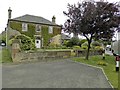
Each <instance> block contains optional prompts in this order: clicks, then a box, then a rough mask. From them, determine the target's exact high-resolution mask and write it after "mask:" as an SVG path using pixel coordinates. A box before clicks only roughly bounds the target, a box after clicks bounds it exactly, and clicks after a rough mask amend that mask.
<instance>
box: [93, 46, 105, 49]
mask: <svg viewBox="0 0 120 90" xmlns="http://www.w3.org/2000/svg"><path fill="white" fill-rule="evenodd" d="M95 49H96V50H103V47H101V46H96V47H95Z"/></svg>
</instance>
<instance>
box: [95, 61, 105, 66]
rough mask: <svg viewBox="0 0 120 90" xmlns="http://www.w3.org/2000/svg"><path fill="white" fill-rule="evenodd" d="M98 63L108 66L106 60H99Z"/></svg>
mask: <svg viewBox="0 0 120 90" xmlns="http://www.w3.org/2000/svg"><path fill="white" fill-rule="evenodd" d="M97 65H102V66H107V63H106V62H104V61H99V62H98V63H97Z"/></svg>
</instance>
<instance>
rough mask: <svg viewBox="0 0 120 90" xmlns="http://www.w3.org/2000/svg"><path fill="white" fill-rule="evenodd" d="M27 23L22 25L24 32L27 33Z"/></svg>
mask: <svg viewBox="0 0 120 90" xmlns="http://www.w3.org/2000/svg"><path fill="white" fill-rule="evenodd" d="M27 29H28V27H27V23H22V31H27Z"/></svg>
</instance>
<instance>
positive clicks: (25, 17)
mask: <svg viewBox="0 0 120 90" xmlns="http://www.w3.org/2000/svg"><path fill="white" fill-rule="evenodd" d="M11 20H16V21H22V22H31V23H39V24H47V25H57V24H56V23H53V22H51V21H49V20H47V19H45V18H43V17H40V16H34V15H28V14H26V15H23V16H20V17H17V18H13V19H11Z"/></svg>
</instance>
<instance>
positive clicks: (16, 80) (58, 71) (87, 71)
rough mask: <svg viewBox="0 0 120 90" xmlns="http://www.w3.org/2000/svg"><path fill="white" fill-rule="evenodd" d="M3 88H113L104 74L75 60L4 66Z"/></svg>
mask: <svg viewBox="0 0 120 90" xmlns="http://www.w3.org/2000/svg"><path fill="white" fill-rule="evenodd" d="M2 87H3V88H111V86H110V84H109V83H108V81H107V79H106V78H105V76H104V74H103V72H102V70H101V69H99V68H94V67H91V66H87V65H84V64H81V63H77V62H74V61H72V60H68V59H67V60H57V61H48V62H34V63H27V64H26V63H22V64H3V65H2Z"/></svg>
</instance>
